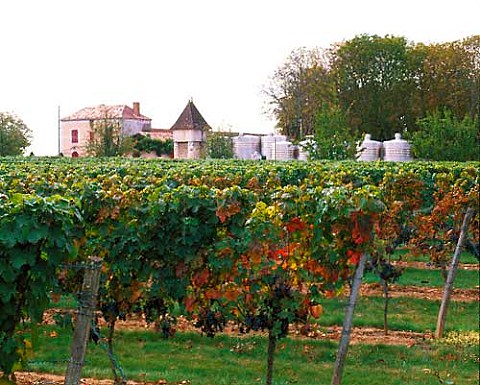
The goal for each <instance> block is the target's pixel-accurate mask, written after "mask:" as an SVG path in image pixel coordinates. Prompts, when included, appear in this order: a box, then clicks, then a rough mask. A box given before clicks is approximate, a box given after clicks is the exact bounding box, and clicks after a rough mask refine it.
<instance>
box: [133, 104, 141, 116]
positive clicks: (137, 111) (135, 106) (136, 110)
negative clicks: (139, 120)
mask: <svg viewBox="0 0 480 385" xmlns="http://www.w3.org/2000/svg"><path fill="white" fill-rule="evenodd" d="M133 113H134V114H135V115H138V116H140V103H139V102H133Z"/></svg>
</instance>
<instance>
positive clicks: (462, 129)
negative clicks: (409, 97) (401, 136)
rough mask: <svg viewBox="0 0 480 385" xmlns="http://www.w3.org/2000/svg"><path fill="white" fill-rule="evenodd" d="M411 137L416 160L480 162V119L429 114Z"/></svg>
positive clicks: (447, 111)
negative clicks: (479, 123) (479, 122)
mask: <svg viewBox="0 0 480 385" xmlns="http://www.w3.org/2000/svg"><path fill="white" fill-rule="evenodd" d="M418 125H419V129H418V131H416V132H413V133H411V134H409V135H408V137H409V138H410V139H411V141H412V144H413V152H414V154H415V157H417V158H421V159H427V160H445V161H462V162H463V161H469V160H479V159H480V150H479V148H480V147H479V146H480V132H479V130H478V118H475V120H474V119H472V118H470V117H469V116H468V115H467V116H465V118H463V119H459V118H457V117H455V116H454V115H453V114H452V112H451V111H449V110H444V111H443V112H438V111H437V112H433V113H429V114H428V115H427V116H426V117H425V118H423V119H420V120H419V121H418Z"/></svg>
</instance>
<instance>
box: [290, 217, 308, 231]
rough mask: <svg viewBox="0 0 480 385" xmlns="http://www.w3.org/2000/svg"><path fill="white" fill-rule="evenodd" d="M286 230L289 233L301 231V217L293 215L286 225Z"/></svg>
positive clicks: (302, 226) (303, 225) (303, 226)
mask: <svg viewBox="0 0 480 385" xmlns="http://www.w3.org/2000/svg"><path fill="white" fill-rule="evenodd" d="M286 228H287V231H288V232H289V233H294V232H295V231H301V230H303V229H304V228H305V223H304V222H303V221H302V219H301V218H299V217H295V218H292V219H290V221H289V222H288V223H287V225H286Z"/></svg>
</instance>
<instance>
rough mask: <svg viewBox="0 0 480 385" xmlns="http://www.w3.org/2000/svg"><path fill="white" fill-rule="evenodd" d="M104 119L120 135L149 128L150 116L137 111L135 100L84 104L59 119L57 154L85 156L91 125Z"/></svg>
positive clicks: (150, 125) (136, 132) (91, 136)
mask: <svg viewBox="0 0 480 385" xmlns="http://www.w3.org/2000/svg"><path fill="white" fill-rule="evenodd" d="M105 119H108V120H114V121H115V122H117V123H118V124H119V125H120V127H121V132H122V134H123V135H129V136H130V135H135V134H139V133H141V134H144V133H146V132H150V131H152V119H150V118H148V117H146V116H144V115H142V114H141V113H140V103H137V102H135V103H133V106H132V107H129V106H126V105H105V104H100V105H98V106H95V107H86V108H83V109H81V110H80V111H77V112H75V113H73V114H72V115H69V116H67V117H65V118H62V119H60V153H61V154H63V155H64V156H68V157H73V158H75V157H79V156H85V155H87V154H86V151H87V146H88V143H89V141H90V140H92V138H93V127H94V126H95V124H96V122H101V121H104V120H105ZM164 131H167V130H164Z"/></svg>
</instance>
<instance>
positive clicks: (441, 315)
mask: <svg viewBox="0 0 480 385" xmlns="http://www.w3.org/2000/svg"><path fill="white" fill-rule="evenodd" d="M473 214H474V210H473V208H471V207H469V208H468V209H467V212H466V213H465V217H464V218H463V223H462V227H461V228H460V236H459V237H458V241H457V246H456V247H455V252H454V254H453V258H452V262H451V264H450V270H449V271H448V276H447V281H446V282H445V289H444V291H443V298H442V303H441V305H440V311H439V312H438V318H437V328H436V330H435V338H442V336H443V330H444V329H445V321H446V319H447V309H448V304H449V302H450V296H451V294H452V290H453V281H454V279H455V275H456V273H457V268H458V263H459V262H460V253H461V252H462V249H463V244H464V243H465V239H466V237H467V232H468V225H469V223H470V220H471V219H472V217H473Z"/></svg>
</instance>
